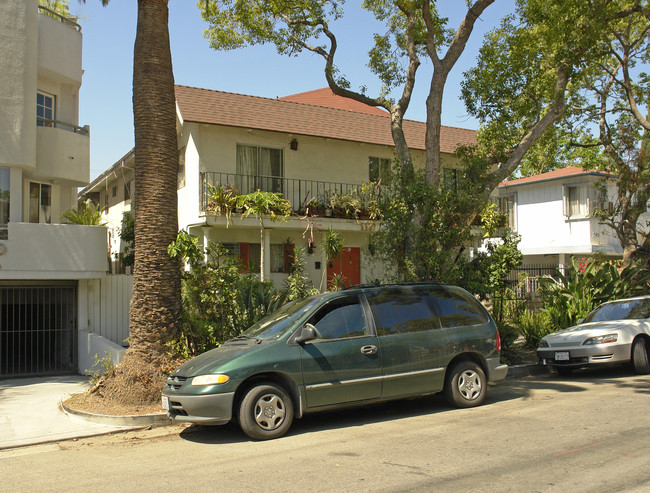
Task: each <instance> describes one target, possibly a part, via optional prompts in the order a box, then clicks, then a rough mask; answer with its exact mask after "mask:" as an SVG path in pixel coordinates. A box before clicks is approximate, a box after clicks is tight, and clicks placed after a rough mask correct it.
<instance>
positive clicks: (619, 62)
mask: <svg viewBox="0 0 650 493" xmlns="http://www.w3.org/2000/svg"><path fill="white" fill-rule="evenodd" d="M649 12H650V10H649V9H648V2H647V1H641V0H597V1H590V0H588V1H582V0H578V1H575V2H574V1H566V2H565V1H557V0H555V1H553V2H541V1H538V0H527V1H523V0H521V1H519V2H518V10H517V15H516V16H515V17H512V18H507V19H506V20H504V22H503V24H502V26H501V27H500V28H498V29H496V30H495V31H494V32H492V33H490V35H489V37H488V40H487V42H486V44H485V45H484V47H483V48H482V49H481V52H480V54H479V63H478V64H477V67H476V68H475V69H473V70H471V71H470V72H468V74H467V75H468V77H467V79H466V81H465V83H464V85H463V91H464V97H465V100H466V102H467V104H468V107H469V108H470V112H471V113H472V114H474V115H476V116H478V117H479V118H480V119H481V120H482V122H483V123H484V125H483V127H482V129H481V132H480V139H481V142H482V143H484V144H486V145H490V144H491V145H492V146H493V147H494V148H496V149H499V148H503V149H504V150H507V149H513V146H512V143H515V142H517V141H518V140H520V139H521V134H522V131H524V130H525V129H526V125H519V124H518V125H516V126H513V125H512V124H513V122H515V123H516V122H517V121H519V120H520V116H519V115H529V116H528V119H529V120H530V122H531V123H533V122H534V121H535V120H534V119H532V118H531V117H533V116H534V115H535V112H536V111H538V110H539V109H540V108H543V107H544V105H545V104H546V101H549V100H550V98H552V97H553V95H552V93H551V92H550V91H549V90H550V89H551V88H552V82H553V81H552V79H553V77H551V75H552V74H553V71H557V73H558V74H559V73H560V71H562V72H564V73H565V74H566V77H565V79H566V81H568V82H569V84H565V85H564V89H563V92H564V100H565V103H564V104H562V106H560V105H558V110H561V111H560V113H561V114H558V116H561V117H562V118H561V120H558V125H557V126H556V127H555V128H553V129H551V131H549V132H547V133H546V134H544V135H543V136H542V137H541V138H539V139H537V142H535V145H534V146H533V147H532V148H531V149H530V150H529V152H528V153H527V155H526V157H525V159H524V164H523V165H522V173H523V174H525V175H527V174H534V173H539V172H544V171H549V170H551V169H554V168H556V167H562V166H565V165H567V164H572V165H577V166H582V167H585V168H591V169H601V170H606V171H609V172H612V173H613V174H615V175H616V176H617V178H618V179H617V189H618V194H617V199H616V200H615V201H614V204H613V207H606V208H602V209H601V210H599V211H598V213H597V215H598V217H600V218H602V219H603V221H604V222H605V223H606V224H608V225H610V226H611V227H612V230H613V232H614V233H615V234H616V236H617V238H618V239H619V242H620V243H621V245H622V247H623V251H624V259H625V260H624V263H625V265H628V264H629V263H630V262H631V260H632V259H633V258H635V257H636V256H639V255H640V256H646V257H647V255H648V253H650V240H649V239H648V237H647V235H646V234H645V230H646V226H647V225H645V224H640V222H639V216H640V215H641V214H642V213H643V212H644V211H645V210H646V203H647V201H648V199H650V172H649V171H648V157H647V156H648V155H647V152H645V151H643V150H642V148H641V146H640V145H639V143H640V142H641V140H642V134H643V132H646V131H647V130H648V129H650V124H648V120H647V118H645V117H644V116H643V114H642V111H643V110H642V109H643V108H645V109H646V110H647V104H648V94H649V90H648V89H649V88H648V78H647V75H645V73H644V72H642V71H641V70H639V68H640V66H641V65H643V64H647V62H648V56H649V53H650V44H649V43H650V37H649V36H648V32H649V29H650V23H649V22H648V20H649V17H650V14H649ZM523 24H527V25H532V24H535V25H537V26H539V29H537V30H535V31H530V32H527V31H526V30H524V29H522V25H523ZM559 80H560V79H559V78H558V79H556V81H559ZM531 96H532V97H531ZM524 122H525V121H524V120H522V123H524ZM495 143H499V144H498V145H496V146H495ZM494 156H495V157H497V158H498V159H499V160H500V161H504V160H506V159H507V158H508V154H507V153H504V154H503V155H502V156H500V155H499V153H495V154H494Z"/></svg>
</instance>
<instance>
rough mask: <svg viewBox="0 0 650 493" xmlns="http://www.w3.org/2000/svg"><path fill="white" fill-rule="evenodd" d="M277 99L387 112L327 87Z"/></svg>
mask: <svg viewBox="0 0 650 493" xmlns="http://www.w3.org/2000/svg"><path fill="white" fill-rule="evenodd" d="M278 99H281V100H282V101H293V102H294V103H305V104H313V105H316V106H325V107H327V108H338V109H340V110H348V111H358V112H361V113H370V114H372V115H382V116H386V115H387V114H388V112H387V111H386V110H385V109H383V108H379V107H377V106H368V105H367V104H363V103H360V102H359V101H355V100H354V99H350V98H344V97H342V96H337V95H335V94H334V93H333V92H332V90H331V89H330V88H329V87H323V88H322V89H315V90H313V91H307V92H300V93H298V94H292V95H290V96H284V97H281V98H278Z"/></svg>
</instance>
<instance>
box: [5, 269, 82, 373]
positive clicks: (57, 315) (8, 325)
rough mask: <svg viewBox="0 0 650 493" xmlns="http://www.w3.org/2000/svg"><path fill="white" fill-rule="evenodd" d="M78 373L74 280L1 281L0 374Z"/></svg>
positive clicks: (75, 289) (75, 287)
mask: <svg viewBox="0 0 650 493" xmlns="http://www.w3.org/2000/svg"><path fill="white" fill-rule="evenodd" d="M74 373H77V283H76V281H75V282H48V283H33V282H30V283H29V284H26V283H15V282H14V283H4V284H0V377H5V378H6V377H26V376H39V375H64V374H74Z"/></svg>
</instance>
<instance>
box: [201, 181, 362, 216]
mask: <svg viewBox="0 0 650 493" xmlns="http://www.w3.org/2000/svg"><path fill="white" fill-rule="evenodd" d="M200 178H201V197H200V200H201V211H205V209H206V206H207V203H208V198H209V192H208V187H207V186H206V184H210V185H212V186H215V185H221V186H228V185H232V186H234V187H235V188H236V189H237V191H238V192H239V193H240V194H247V193H251V192H254V191H255V190H262V191H265V192H278V193H281V194H282V195H283V197H284V198H285V199H287V200H288V201H289V202H291V206H292V208H293V211H294V212H298V213H302V212H303V211H304V209H305V206H306V205H307V203H308V202H309V201H310V200H312V199H315V200H317V201H318V202H319V203H320V204H328V203H329V200H330V199H331V197H332V193H333V192H336V193H338V194H348V193H350V192H352V191H354V190H356V189H357V188H359V186H360V185H359V184H356V183H339V182H333V181H317V180H297V179H294V178H284V177H281V176H251V175H241V174H237V173H220V172H202V173H201V174H200Z"/></svg>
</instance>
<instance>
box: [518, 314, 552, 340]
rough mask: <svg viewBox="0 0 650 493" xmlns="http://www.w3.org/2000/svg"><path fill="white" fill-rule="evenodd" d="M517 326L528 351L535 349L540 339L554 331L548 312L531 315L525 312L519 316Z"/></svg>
mask: <svg viewBox="0 0 650 493" xmlns="http://www.w3.org/2000/svg"><path fill="white" fill-rule="evenodd" d="M517 325H518V327H519V333H520V334H521V335H522V336H523V337H524V339H525V345H526V347H529V348H530V349H537V347H538V346H539V341H541V340H542V337H544V336H545V335H546V334H550V333H551V332H553V331H555V327H554V326H553V324H552V323H551V317H550V315H549V313H548V312H540V313H533V312H531V311H529V310H525V311H524V312H523V313H522V314H521V315H519V318H518V320H517Z"/></svg>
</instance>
